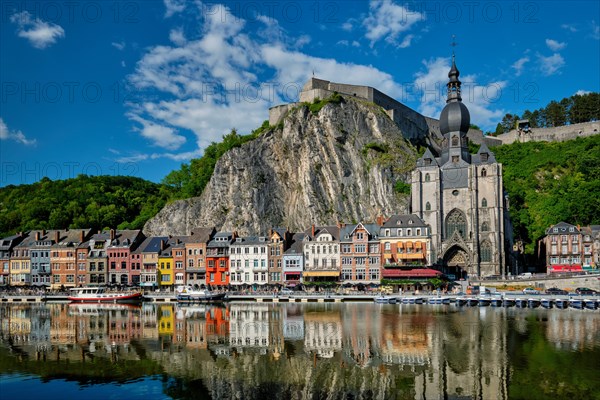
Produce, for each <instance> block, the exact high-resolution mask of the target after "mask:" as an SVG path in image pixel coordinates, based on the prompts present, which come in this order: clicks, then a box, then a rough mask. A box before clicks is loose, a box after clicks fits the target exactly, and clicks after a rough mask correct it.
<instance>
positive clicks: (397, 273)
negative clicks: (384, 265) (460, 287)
mask: <svg viewBox="0 0 600 400" xmlns="http://www.w3.org/2000/svg"><path fill="white" fill-rule="evenodd" d="M440 275H442V273H441V272H440V271H436V270H435V269H431V268H413V269H384V270H383V277H384V278H436V277H438V276H440Z"/></svg>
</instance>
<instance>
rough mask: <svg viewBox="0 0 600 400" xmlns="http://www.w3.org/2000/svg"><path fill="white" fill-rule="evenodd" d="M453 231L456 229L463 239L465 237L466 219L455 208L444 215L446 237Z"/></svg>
mask: <svg viewBox="0 0 600 400" xmlns="http://www.w3.org/2000/svg"><path fill="white" fill-rule="evenodd" d="M454 231H457V232H458V234H459V235H460V236H461V237H462V238H463V239H466V238H467V219H466V218H465V215H464V214H463V213H462V212H461V211H459V210H457V209H454V210H452V211H450V213H449V214H448V216H447V217H446V237H447V238H449V237H450V236H452V234H453V233H454Z"/></svg>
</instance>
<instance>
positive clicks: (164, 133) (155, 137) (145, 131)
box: [129, 113, 186, 150]
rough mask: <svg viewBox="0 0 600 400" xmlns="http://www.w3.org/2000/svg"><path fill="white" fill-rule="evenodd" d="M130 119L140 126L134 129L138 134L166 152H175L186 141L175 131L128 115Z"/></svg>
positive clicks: (136, 116) (133, 115)
mask: <svg viewBox="0 0 600 400" xmlns="http://www.w3.org/2000/svg"><path fill="white" fill-rule="evenodd" d="M129 117H130V119H132V120H133V121H136V122H138V123H140V124H141V125H142V128H141V129H140V128H136V130H138V131H139V132H140V134H141V135H142V136H143V137H145V138H147V139H150V140H151V141H152V142H153V143H154V144H155V145H156V146H159V147H163V148H165V149H167V150H177V149H178V148H179V147H181V145H183V144H184V143H185V141H186V139H185V137H184V136H181V135H178V134H177V133H176V132H177V131H176V130H175V129H173V128H170V127H167V126H164V125H159V124H156V123H154V122H152V121H148V120H146V119H144V118H142V117H140V116H139V115H137V114H133V113H131V114H129Z"/></svg>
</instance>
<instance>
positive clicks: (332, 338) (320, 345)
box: [304, 309, 342, 358]
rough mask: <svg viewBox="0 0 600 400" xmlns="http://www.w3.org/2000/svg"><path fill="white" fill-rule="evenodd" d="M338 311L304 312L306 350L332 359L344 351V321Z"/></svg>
mask: <svg viewBox="0 0 600 400" xmlns="http://www.w3.org/2000/svg"><path fill="white" fill-rule="evenodd" d="M341 318H342V317H341V315H340V312H339V311H338V310H331V309H328V310H317V311H312V312H311V311H309V310H305V311H304V350H305V351H307V352H315V354H316V355H317V356H319V357H321V358H332V357H333V356H334V354H335V353H336V352H338V351H340V350H342V319H341Z"/></svg>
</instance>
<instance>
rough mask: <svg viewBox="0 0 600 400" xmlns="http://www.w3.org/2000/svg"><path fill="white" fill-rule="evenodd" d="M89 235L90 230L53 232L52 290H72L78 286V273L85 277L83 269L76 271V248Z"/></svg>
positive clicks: (51, 253)
mask: <svg viewBox="0 0 600 400" xmlns="http://www.w3.org/2000/svg"><path fill="white" fill-rule="evenodd" d="M90 235H91V230H90V229H74V230H65V231H54V244H53V245H52V246H51V248H50V264H51V266H52V284H51V286H50V287H51V288H52V289H59V288H63V287H64V288H73V287H76V286H77V285H79V284H80V282H79V279H78V277H77V276H78V272H81V275H83V276H85V269H84V270H83V271H78V268H77V248H78V247H79V245H80V244H82V243H83V242H85V241H87V240H88V239H89V237H90Z"/></svg>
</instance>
